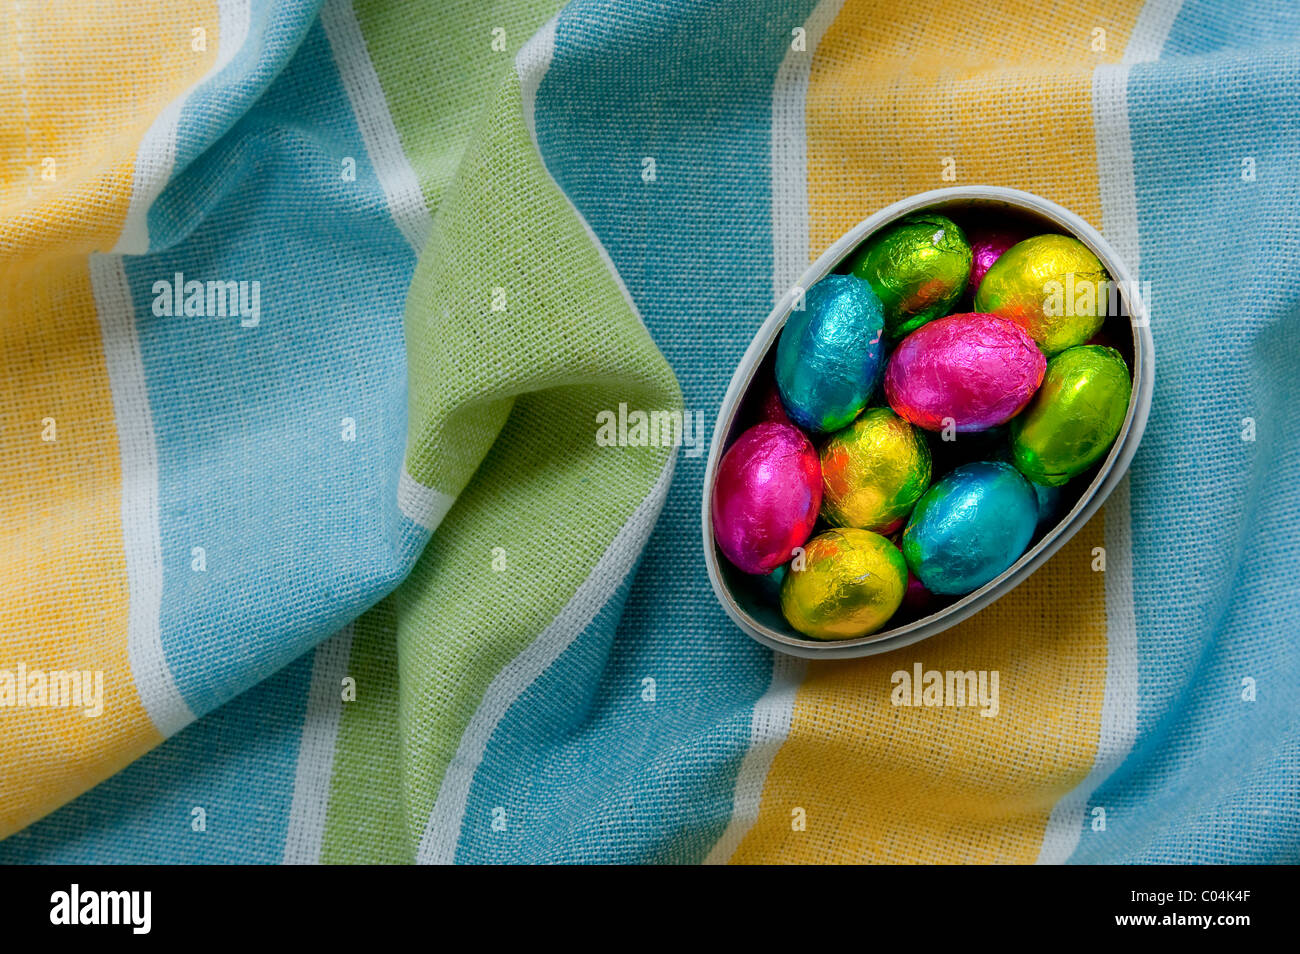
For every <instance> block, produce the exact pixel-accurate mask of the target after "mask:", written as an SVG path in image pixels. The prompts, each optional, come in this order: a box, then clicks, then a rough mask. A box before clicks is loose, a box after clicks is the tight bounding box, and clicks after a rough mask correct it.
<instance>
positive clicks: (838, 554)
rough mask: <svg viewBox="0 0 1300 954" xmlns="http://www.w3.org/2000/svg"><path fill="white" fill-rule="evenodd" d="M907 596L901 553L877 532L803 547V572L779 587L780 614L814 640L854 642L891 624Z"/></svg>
mask: <svg viewBox="0 0 1300 954" xmlns="http://www.w3.org/2000/svg"><path fill="white" fill-rule="evenodd" d="M905 592H907V563H906V562H905V561H904V560H903V554H902V553H900V552H899V550H898V547H896V546H894V545H893V544H892V543H890V542H889V541H888V540H886V539H885V538H884V537H882V536H881V535H880V534H878V533H872V532H871V531H869V530H858V529H856V528H852V527H847V528H843V529H837V530H828V531H826V532H825V533H821V534H818V535H817V536H815V537H813V538H812V539H811V540H809V541H808V542H807V543H806V544H804V556H803V568H802V569H799V568H798V566H797V563H796V564H795V565H792V566H791V567H790V570H789V572H788V573H786V576H785V582H784V583H782V584H781V612H782V613H783V614H784V615H785V618H786V620H787V621H788V622H789V623H790V625H791V626H793V627H794V628H795V629H797V630H798V631H799V632H801V633H803V634H804V635H805V636H811V637H812V638H813V639H823V640H834V639H853V638H855V637H858V636H866V635H867V634H868V633H873V632H875V631H876V630H878V629H879V628H880V627H881V626H884V625H885V623H887V622H888V621H889V618H890V617H891V616H893V615H894V613H895V612H897V611H898V607H899V606H900V605H902V602H903V594H904V593H905Z"/></svg>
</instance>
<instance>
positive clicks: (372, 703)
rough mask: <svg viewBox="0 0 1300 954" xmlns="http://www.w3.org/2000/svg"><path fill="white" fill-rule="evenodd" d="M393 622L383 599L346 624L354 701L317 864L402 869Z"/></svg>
mask: <svg viewBox="0 0 1300 954" xmlns="http://www.w3.org/2000/svg"><path fill="white" fill-rule="evenodd" d="M396 633H397V620H396V617H395V615H394V611H393V599H392V597H391V596H390V597H388V598H386V599H384V600H383V601H381V602H380V603H379V604H377V605H376V606H375V607H373V608H372V609H371V610H370V611H369V612H368V613H366V614H365V615H364V616H362V617H361V618H360V619H359V620H357V621H356V623H355V624H354V625H353V636H352V655H351V660H350V662H349V665H348V675H349V676H351V677H352V678H353V679H355V680H356V690H357V693H356V699H355V700H354V701H349V702H344V704H343V710H342V714H341V716H340V719H339V732H338V739H337V741H336V743H335V755H334V772H333V777H332V779H331V781H330V794H329V803H328V807H327V810H326V813H325V834H324V838H323V839H322V843H321V858H320V860H321V862H322V863H326V864H402V863H407V862H410V861H411V860H412V858H413V852H412V850H411V846H410V845H409V844H407V842H406V838H405V837H404V832H405V812H404V811H403V810H402V803H401V799H400V798H398V797H394V796H395V795H396V794H397V793H399V792H400V786H399V784H398V782H399V779H400V777H401V762H400V759H399V757H398V749H399V745H398V738H397V638H396Z"/></svg>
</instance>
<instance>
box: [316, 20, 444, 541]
mask: <svg viewBox="0 0 1300 954" xmlns="http://www.w3.org/2000/svg"><path fill="white" fill-rule="evenodd" d="M320 17H321V25H322V26H324V28H325V36H326V38H327V39H328V40H329V44H330V51H331V52H332V54H333V56H334V63H335V65H336V66H337V67H338V71H339V79H340V81H341V82H342V83H343V89H344V90H345V92H346V93H347V97H348V103H349V104H350V105H351V107H352V114H353V116H354V117H355V119H356V121H357V128H358V129H359V130H360V131H361V139H362V141H363V142H364V143H365V147H366V155H367V156H369V158H370V162H371V165H373V166H374V167H375V175H376V176H377V177H378V179H379V187H380V188H381V189H382V190H383V192H384V201H385V202H386V203H387V205H388V211H389V214H390V215H391V216H392V218H393V223H394V224H395V225H396V226H397V230H398V231H399V232H401V233H402V236H403V238H405V239H406V241H407V244H409V245H410V246H411V248H412V249H413V250H414V251H415V253H416V254H417V255H418V254H419V253H420V252H422V251H423V250H424V246H425V244H426V243H427V242H428V241H429V236H430V234H431V233H432V232H433V216H432V215H430V213H429V208H428V206H427V205H425V202H424V193H423V192H421V191H420V181H419V179H418V177H417V176H416V174H415V169H414V168H412V166H411V163H410V161H409V160H408V159H407V158H406V152H405V150H404V149H403V148H402V137H401V135H400V134H399V133H398V131H397V126H396V124H395V123H394V122H393V116H392V113H390V112H389V111H388V100H387V98H386V97H385V96H384V90H383V86H382V85H381V84H380V82H379V74H378V73H376V72H375V67H374V64H373V63H371V61H370V54H369V53H368V52H367V50H366V39H365V36H363V35H362V33H361V24H360V23H358V22H357V17H356V12H355V11H354V10H353V7H352V3H351V0H328V2H326V4H325V6H324V7H322V8H321V15H320ZM453 503H455V498H454V497H451V496H449V495H448V494H445V493H443V492H442V491H439V490H435V489H434V488H432V487H426V486H424V485H423V484H421V483H420V482H419V481H418V480H416V479H415V478H414V477H412V476H411V474H410V472H409V471H408V470H407V469H406V465H405V464H403V466H402V472H401V474H400V475H399V476H398V482H397V509H398V510H399V511H401V513H402V515H403V516H405V517H406V518H407V519H408V520H411V521H413V522H414V523H416V524H418V525H419V526H421V527H424V528H425V529H426V530H429V531H433V530H435V529H437V527H438V524H439V523H440V522H441V521H442V518H443V517H445V516H446V515H447V511H448V510H450V509H451V505H452V504H453Z"/></svg>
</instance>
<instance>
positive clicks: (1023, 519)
mask: <svg viewBox="0 0 1300 954" xmlns="http://www.w3.org/2000/svg"><path fill="white" fill-rule="evenodd" d="M1037 523H1038V498H1037V497H1036V496H1035V495H1034V491H1033V489H1032V488H1031V487H1030V486H1029V482H1028V481H1026V480H1025V479H1024V477H1022V476H1021V475H1020V474H1019V473H1018V472H1017V471H1016V469H1015V468H1014V467H1012V466H1011V465H1010V464H1004V463H1002V462H1000V461H980V462H977V463H974V464H964V465H963V466H961V467H958V468H957V469H956V470H954V471H952V472H951V473H949V474H947V475H946V476H945V477H943V479H941V480H940V481H939V482H938V483H936V484H935V485H934V486H933V487H931V488H930V489H929V490H928V491H926V493H925V495H924V496H923V497H922V498H921V499H920V501H919V502H918V503H917V505H916V507H915V508H914V509H913V511H912V516H911V518H910V519H909V520H908V522H907V527H906V529H905V530H904V531H903V555H904V557H906V559H907V565H908V567H910V568H911V570H912V572H913V573H915V574H916V576H917V578H918V579H920V581H921V583H922V584H923V585H924V586H925V588H926V589H927V590H929V591H930V592H931V593H942V594H945V595H960V594H964V593H970V592H972V591H973V590H977V589H979V588H980V587H981V586H983V585H984V584H985V583H988V582H989V581H990V580H992V579H994V578H996V577H997V576H999V575H1000V574H1001V573H1002V572H1003V571H1004V570H1006V569H1007V568H1009V567H1010V566H1011V565H1012V564H1013V563H1015V562H1016V560H1018V559H1020V556H1021V554H1023V553H1024V552H1025V548H1026V547H1028V546H1029V541H1030V540H1032V539H1033V536H1034V529H1035V527H1036V526H1037Z"/></svg>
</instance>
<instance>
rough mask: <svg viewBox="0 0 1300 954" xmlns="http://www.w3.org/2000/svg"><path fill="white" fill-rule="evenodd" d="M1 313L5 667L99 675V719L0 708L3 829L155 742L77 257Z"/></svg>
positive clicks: (104, 404)
mask: <svg viewBox="0 0 1300 954" xmlns="http://www.w3.org/2000/svg"><path fill="white" fill-rule="evenodd" d="M0 314H2V315H3V317H4V320H3V321H0V367H2V369H3V370H2V371H0V373H2V374H3V376H4V381H5V386H6V388H7V392H8V393H7V396H6V401H5V406H4V410H3V417H2V418H0V419H2V420H3V425H2V426H0V462H2V466H3V468H4V470H3V478H2V479H3V483H4V487H3V491H2V492H0V568H2V572H0V614H3V618H0V670H7V671H9V672H10V673H14V674H15V675H16V674H17V671H18V668H19V666H20V665H22V664H25V665H26V667H27V669H28V670H29V671H30V670H34V669H41V670H44V671H46V672H48V671H49V670H51V669H62V670H78V671H82V670H92V671H93V670H100V671H102V672H103V714H102V715H100V716H99V717H97V718H89V717H87V716H86V715H84V714H83V710H82V709H76V708H71V707H69V708H51V707H46V708H31V707H23V708H19V707H17V706H5V707H3V708H0V752H3V753H4V756H5V759H4V763H5V764H4V771H3V772H0V837H4V836H5V835H8V834H10V833H12V832H14V831H16V830H17V829H19V828H21V827H23V826H24V825H26V824H28V823H30V822H32V821H33V820H35V819H36V818H39V817H40V816H41V815H43V814H45V812H47V811H49V810H51V809H53V808H55V807H57V806H58V805H60V804H62V803H63V802H65V801H67V800H68V799H70V798H72V797H74V796H76V795H77V794H79V793H80V792H82V791H84V790H85V789H87V788H89V787H90V786H91V785H94V784H95V783H96V782H98V781H100V780H101V779H103V778H105V777H107V776H108V775H110V774H112V773H113V772H115V771H117V770H118V769H120V768H122V767H123V766H124V765H126V764H127V763H128V762H130V761H131V760H132V759H134V758H136V757H138V756H139V755H141V754H142V753H143V752H145V751H147V750H148V749H149V748H150V747H151V746H153V745H156V744H157V743H158V742H160V741H161V738H160V736H159V735H158V733H157V732H156V731H155V729H154V728H153V724H152V722H150V720H149V717H148V715H147V714H146V713H145V711H144V708H143V706H142V705H141V703H140V699H139V696H138V695H137V693H136V690H135V683H134V681H133V679H132V676H131V666H130V663H129V662H128V660H127V640H126V619H127V583H126V561H125V557H124V555H123V551H122V526H121V507H122V503H121V497H120V485H121V473H120V464H119V457H118V444H117V429H116V426H115V422H114V420H113V414H112V406H113V404H112V396H111V395H110V393H109V389H108V374H107V371H106V369H105V367H104V359H103V355H102V351H101V347H100V333H99V320H98V317H97V315H96V312H95V299H94V294H93V292H92V290H91V284H90V275H89V271H88V269H87V267H86V263H85V261H84V260H82V261H76V260H69V261H68V262H67V263H65V264H62V265H47V266H46V267H45V268H43V269H41V271H40V273H39V275H38V276H37V277H34V278H33V279H32V280H31V281H28V282H24V283H22V285H21V286H20V287H19V288H17V289H15V288H12V287H11V288H4V289H0ZM50 421H52V422H53V424H52V425H50V424H49V423H48V422H50ZM51 426H52V427H53V431H52V432H51V431H50V430H49V428H50V427H51ZM50 436H53V437H54V438H55V439H54V440H44V439H42V438H43V437H50ZM0 678H2V677H0Z"/></svg>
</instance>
